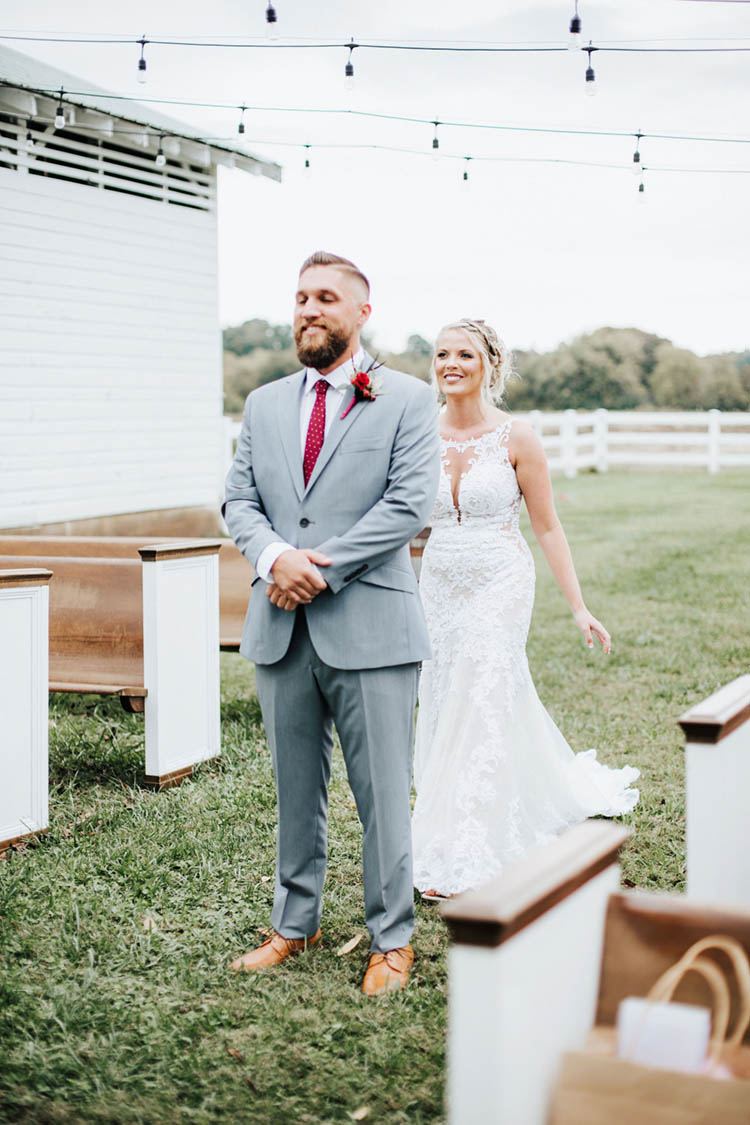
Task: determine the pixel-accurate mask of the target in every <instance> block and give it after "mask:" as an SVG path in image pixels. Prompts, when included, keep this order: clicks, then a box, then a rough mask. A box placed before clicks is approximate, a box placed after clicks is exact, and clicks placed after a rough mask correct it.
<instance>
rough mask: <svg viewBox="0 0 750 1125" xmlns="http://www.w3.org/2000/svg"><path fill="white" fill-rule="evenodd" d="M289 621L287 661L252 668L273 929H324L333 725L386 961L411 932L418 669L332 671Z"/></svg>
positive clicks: (369, 905) (305, 932)
mask: <svg viewBox="0 0 750 1125" xmlns="http://www.w3.org/2000/svg"><path fill="white" fill-rule="evenodd" d="M295 613H296V618H297V620H296V622H295V626H294V633H293V635H292V640H291V643H290V645H289V649H288V650H287V652H286V655H285V656H284V657H283V659H281V660H279V661H277V662H276V663H275V664H256V667H255V681H256V686H257V689H258V698H259V700H260V705H261V710H262V712H263V722H264V723H265V727H266V733H267V735H268V742H269V745H270V747H271V756H272V759H273V768H274V774H275V777H276V796H277V801H278V813H279V827H278V840H277V853H276V888H275V894H274V905H273V913H272V914H271V924H272V926H273V927H274V929H275V930H278V932H279V933H280V934H283V935H284V937H290V938H301V937H311V936H312V935H313V934H314V933H315V932H316V931H317V929H318V926H319V925H320V916H321V909H322V894H323V880H324V878H325V870H326V860H327V856H328V780H329V777H330V773H331V751H332V749H333V725H334V723H335V724H336V729H337V731H338V733H339V738H340V740H341V747H342V750H343V753H344V760H345V762H346V769H347V773H348V776H349V784H350V786H351V788H352V792H353V794H354V799H355V801H356V802H357V811H358V812H359V818H360V820H361V822H362V827H363V830H364V838H363V844H362V861H363V870H364V888H365V914H366V918H367V927H368V929H369V931H370V936H371V938H372V944H371V948H372V949H373V950H374V951H377V952H386V951H387V950H389V949H396V948H398V947H399V946H402V945H406V943H407V942H408V941H409V938H410V937H411V934H412V930H413V929H414V897H413V896H414V892H413V885H412V849H411V816H410V807H409V794H410V790H411V766H412V740H413V731H414V707H415V704H416V696H417V673H418V665H416V664H401V665H397V666H395V667H389V668H364V669H358V670H347V669H341V668H331V667H330V666H329V665H327V664H324V663H323V661H322V660H321V659H320V657H319V656H318V654H317V653H316V651H315V649H314V648H313V645H312V642H311V640H310V635H309V632H308V629H307V624H306V621H305V613H304V610H301V609H297V610H295Z"/></svg>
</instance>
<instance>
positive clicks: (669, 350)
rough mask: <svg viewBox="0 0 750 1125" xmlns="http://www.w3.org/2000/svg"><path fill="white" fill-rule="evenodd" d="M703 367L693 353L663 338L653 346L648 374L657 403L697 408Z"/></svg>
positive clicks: (683, 408) (699, 404)
mask: <svg viewBox="0 0 750 1125" xmlns="http://www.w3.org/2000/svg"><path fill="white" fill-rule="evenodd" d="M703 381H704V370H703V365H702V363H701V361H700V360H699V359H698V356H697V355H694V354H693V352H689V351H687V350H686V349H685V348H676V347H674V345H673V344H670V343H669V342H668V341H664V342H663V343H662V344H660V345H659V347H658V348H657V349H656V362H655V364H654V366H653V369H652V371H651V374H650V375H649V385H650V387H651V394H652V397H653V401H654V403H655V405H656V406H671V407H673V408H674V409H676V410H697V409H699V408H700V406H701V401H702V394H703Z"/></svg>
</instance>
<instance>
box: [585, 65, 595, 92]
mask: <svg viewBox="0 0 750 1125" xmlns="http://www.w3.org/2000/svg"><path fill="white" fill-rule="evenodd" d="M585 93H586V96H587V97H589V98H595V97H596V75H595V74H594V68H593V67H591V66H589V67H587V68H586V89H585Z"/></svg>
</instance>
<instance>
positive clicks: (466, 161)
mask: <svg viewBox="0 0 750 1125" xmlns="http://www.w3.org/2000/svg"><path fill="white" fill-rule="evenodd" d="M470 160H471V157H470V156H465V157H464V174H463V176H462V177H461V181H462V183H463V184H464V185H465V186H466V187H468V186H469V161H470Z"/></svg>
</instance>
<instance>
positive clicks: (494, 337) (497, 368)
mask: <svg viewBox="0 0 750 1125" xmlns="http://www.w3.org/2000/svg"><path fill="white" fill-rule="evenodd" d="M443 332H466V333H467V335H468V336H470V337H471V338H472V340H473V341H474V343H475V344H476V346H477V348H478V349H479V353H480V355H481V357H482V363H483V364H484V381H483V383H482V397H483V398H484V400H485V401H486V402H494V403H500V402H501V400H502V397H503V391H504V390H505V387H506V384H507V382H508V380H509V379H510V378H512V377H513V376H514V375H515V374H516V372H515V370H514V368H513V352H512V351H511V350H510V348H508V347H506V346H505V343H504V342H503V341H502V340H501V339H500V337H499V336H498V334H497V332H496V331H495V329H494V328H492V326H491V325H489V324H485V322H484V321H483V320H469V319H468V318H465V319H463V320H456V321H454V322H453V323H452V324H444V325H443V327H442V328H441V329H440V333H439V334H438V335H442V333H443ZM432 381H433V383H434V384H435V385H437V381H436V379H435V361H434V359H433V364H432Z"/></svg>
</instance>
